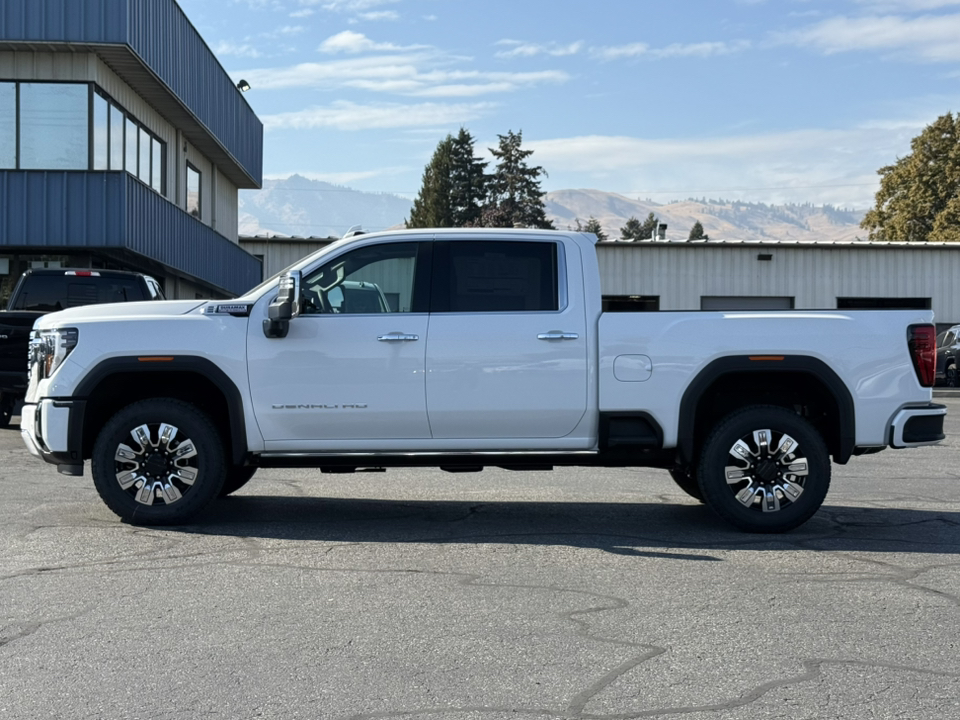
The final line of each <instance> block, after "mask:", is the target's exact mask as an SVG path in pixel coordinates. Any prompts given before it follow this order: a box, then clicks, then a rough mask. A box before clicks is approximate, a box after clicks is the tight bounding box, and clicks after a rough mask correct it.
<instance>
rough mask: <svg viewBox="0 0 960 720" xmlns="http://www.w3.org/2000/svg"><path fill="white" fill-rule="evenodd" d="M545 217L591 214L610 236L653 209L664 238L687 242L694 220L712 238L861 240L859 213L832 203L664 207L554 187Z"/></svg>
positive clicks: (557, 221)
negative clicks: (834, 205) (632, 219)
mask: <svg viewBox="0 0 960 720" xmlns="http://www.w3.org/2000/svg"><path fill="white" fill-rule="evenodd" d="M545 202H546V209H547V216H548V217H549V218H551V219H552V220H553V222H554V225H555V226H556V227H557V228H563V229H566V228H568V227H576V222H577V220H578V219H579V220H580V222H581V224H585V223H586V221H587V219H589V218H590V217H591V216H592V217H595V218H596V219H597V220H599V221H600V225H601V227H602V228H603V230H604V232H606V233H607V236H608V238H609V239H610V240H616V239H618V238H619V237H620V228H621V227H623V226H624V225H625V224H626V222H627V220H628V219H629V218H630V217H636V218H638V219H639V220H644V219H646V217H647V215H648V214H649V213H651V212H652V213H654V215H656V216H657V217H658V218H659V219H660V222H662V223H666V224H667V226H668V229H667V239H668V240H686V239H687V237H688V235H689V234H690V229H691V228H692V227H693V226H694V223H696V222H697V221H698V220H699V221H700V224H701V225H703V229H704V232H706V233H707V235H709V236H710V239H711V240H796V241H801V242H809V241H813V240H837V241H850V240H856V239H858V238H863V237H864V236H865V234H866V233H865V232H864V231H863V230H861V229H860V221H861V220H862V219H863V213H861V212H855V211H852V210H841V209H838V208H835V207H832V206H830V205H824V206H815V205H765V204H763V203H745V202H736V201H726V200H706V199H703V200H684V201H681V202H672V203H669V204H667V205H660V204H659V203H655V202H652V201H650V200H631V199H630V198H627V197H624V196H623V195H616V194H614V193H607V192H601V191H599V190H557V191H555V192H551V193H547V196H546V198H545Z"/></svg>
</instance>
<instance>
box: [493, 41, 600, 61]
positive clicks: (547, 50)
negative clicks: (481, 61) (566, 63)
mask: <svg viewBox="0 0 960 720" xmlns="http://www.w3.org/2000/svg"><path fill="white" fill-rule="evenodd" d="M497 45H505V46H508V47H509V48H510V49H509V50H501V51H500V52H498V53H497V57H503V58H506V57H534V56H536V55H550V56H552V57H563V56H565V55H576V54H577V53H579V52H580V51H581V50H582V49H583V41H582V40H577V41H576V42H572V43H567V44H561V43H555V42H553V43H548V44H546V45H540V44H537V43H524V42H521V41H519V40H500V41H498V42H497Z"/></svg>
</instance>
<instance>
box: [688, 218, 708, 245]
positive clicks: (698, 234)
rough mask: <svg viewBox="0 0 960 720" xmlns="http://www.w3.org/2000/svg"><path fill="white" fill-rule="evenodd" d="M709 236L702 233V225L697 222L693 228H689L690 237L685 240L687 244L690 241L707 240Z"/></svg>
mask: <svg viewBox="0 0 960 720" xmlns="http://www.w3.org/2000/svg"><path fill="white" fill-rule="evenodd" d="M709 239H710V236H709V235H707V234H706V233H705V232H704V231H703V225H701V224H700V221H699V220H697V221H696V222H695V223H694V224H693V227H692V228H690V236H689V237H688V238H687V242H690V241H691V240H709Z"/></svg>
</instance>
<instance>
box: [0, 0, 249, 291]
mask: <svg viewBox="0 0 960 720" xmlns="http://www.w3.org/2000/svg"><path fill="white" fill-rule="evenodd" d="M262 155H263V126H262V124H261V123H260V120H259V119H258V118H257V117H256V115H255V114H254V112H253V111H252V110H251V109H250V106H249V105H248V104H247V102H246V100H245V99H244V98H243V97H242V96H241V93H240V91H239V90H238V89H237V87H236V86H235V85H234V83H233V81H232V80H231V79H230V77H229V76H228V75H227V73H226V72H225V71H224V69H223V68H222V67H221V65H220V63H219V62H218V61H217V59H216V58H215V57H214V55H213V53H212V52H211V51H210V49H209V48H208V47H207V45H206V44H205V43H204V41H203V39H202V38H201V37H200V35H199V34H198V33H197V31H196V30H195V29H194V27H193V26H192V25H191V24H190V22H189V20H188V19H187V17H186V16H185V15H184V13H183V12H182V10H181V9H180V7H179V5H178V4H177V3H176V2H175V0H2V2H0V300H3V299H4V298H5V297H6V296H7V295H9V293H10V290H11V288H12V286H13V283H14V282H15V280H16V279H17V276H18V275H19V274H20V273H21V272H22V271H23V270H25V269H26V268H28V267H67V266H72V267H88V268H97V267H108V268H122V269H129V270H139V271H142V272H147V273H149V274H151V275H153V276H154V277H156V278H157V279H158V280H160V281H161V283H162V284H163V285H164V289H165V291H166V293H167V296H168V297H180V298H194V297H225V296H230V295H234V294H237V293H241V292H243V291H245V290H247V289H248V288H250V287H251V286H252V285H254V284H256V282H258V280H259V277H260V275H261V267H260V263H259V261H258V260H257V259H256V258H254V257H253V256H251V255H250V254H249V253H247V252H245V251H244V250H243V249H241V247H240V245H239V243H238V230H237V190H238V188H259V187H260V185H261V174H262Z"/></svg>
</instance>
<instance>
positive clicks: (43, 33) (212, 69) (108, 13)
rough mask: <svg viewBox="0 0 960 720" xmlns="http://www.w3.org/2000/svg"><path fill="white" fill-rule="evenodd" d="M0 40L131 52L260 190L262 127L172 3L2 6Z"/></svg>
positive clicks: (32, 0) (13, 2)
mask: <svg viewBox="0 0 960 720" xmlns="http://www.w3.org/2000/svg"><path fill="white" fill-rule="evenodd" d="M0 40H7V41H15V42H38V43H44V42H46V43H58V42H69V43H79V44H83V43H91V44H92V43H108V44H121V45H127V46H128V47H130V49H131V50H133V52H135V53H136V54H137V55H138V56H139V57H140V58H141V60H143V62H144V63H145V64H146V65H147V67H149V68H150V70H151V71H152V72H153V73H154V75H156V76H157V78H159V79H160V80H161V82H163V83H164V84H165V85H166V86H167V87H168V88H169V89H170V91H171V92H173V93H174V94H175V95H176V96H177V97H179V98H180V99H181V101H182V102H183V103H184V104H185V105H186V106H187V107H188V108H189V109H190V111H191V112H192V113H193V115H194V116H195V117H196V118H197V119H198V120H199V121H200V122H201V123H202V124H203V125H204V126H205V127H206V128H207V130H209V131H210V133H211V135H213V136H214V137H216V138H217V139H218V140H219V142H220V143H221V144H222V145H223V146H224V147H225V148H226V149H227V151H228V152H229V153H230V154H231V155H232V156H233V157H234V159H236V161H237V162H238V163H239V164H240V165H241V166H242V167H243V168H244V170H245V171H246V172H247V174H249V175H250V177H251V178H253V180H254V181H255V182H256V183H257V185H258V186H259V185H260V184H261V182H262V176H263V125H262V123H261V122H260V120H259V119H258V118H257V116H256V114H255V113H254V112H253V110H251V109H250V106H249V105H247V103H246V101H245V100H244V99H243V98H242V97H241V96H240V93H239V92H238V91H237V89H236V87H235V86H234V84H233V81H232V80H231V79H230V76H229V75H227V73H226V72H225V71H224V69H223V67H222V66H221V65H220V63H219V62H218V61H217V59H216V57H215V56H214V55H213V53H212V52H211V51H210V49H209V48H208V47H207V45H206V43H205V42H204V41H203V39H202V38H201V37H200V35H199V33H197V31H196V30H195V29H194V27H193V25H191V24H190V21H189V20H188V19H187V17H186V15H184V13H183V11H182V10H181V9H180V6H179V5H178V4H177V3H176V2H175V1H174V0H2V1H0Z"/></svg>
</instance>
